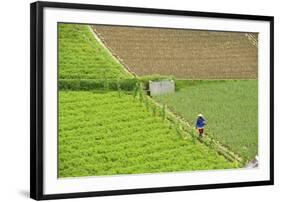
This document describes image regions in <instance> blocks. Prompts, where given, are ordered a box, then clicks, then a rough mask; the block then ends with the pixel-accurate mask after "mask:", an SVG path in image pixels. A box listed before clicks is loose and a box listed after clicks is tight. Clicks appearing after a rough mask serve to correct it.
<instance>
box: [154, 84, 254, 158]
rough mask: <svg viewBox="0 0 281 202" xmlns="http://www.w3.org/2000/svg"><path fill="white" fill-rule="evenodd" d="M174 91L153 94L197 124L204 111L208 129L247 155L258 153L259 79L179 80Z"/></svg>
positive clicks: (236, 150) (219, 138)
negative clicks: (160, 94)
mask: <svg viewBox="0 0 281 202" xmlns="http://www.w3.org/2000/svg"><path fill="white" fill-rule="evenodd" d="M177 84H178V85H179V87H180V90H179V91H177V92H176V93H175V94H170V95H163V96H157V97H154V98H155V99H156V100H157V101H159V102H161V103H165V104H167V105H168V106H169V107H170V108H171V109H172V110H173V111H175V112H177V113H179V114H180V115H181V116H183V117H184V118H185V119H186V120H187V121H188V122H190V123H192V124H193V125H194V124H195V121H196V117H197V115H198V114H199V113H203V114H204V116H205V117H206V119H207V120H208V125H207V126H206V133H207V134H209V135H211V136H213V137H215V139H217V140H219V141H220V142H221V143H223V144H224V145H226V146H228V147H229V148H230V149H231V150H233V151H235V152H237V153H238V154H240V155H241V156H242V157H244V158H246V159H253V158H254V157H255V155H256V154H257V153H258V81H257V80H229V81H187V80H185V81H184V80H182V81H178V82H177Z"/></svg>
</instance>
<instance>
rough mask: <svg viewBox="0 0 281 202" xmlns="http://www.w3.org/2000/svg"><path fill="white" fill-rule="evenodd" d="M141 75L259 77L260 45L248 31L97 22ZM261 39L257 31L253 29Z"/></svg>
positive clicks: (96, 27)
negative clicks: (219, 30) (235, 31)
mask: <svg viewBox="0 0 281 202" xmlns="http://www.w3.org/2000/svg"><path fill="white" fill-rule="evenodd" d="M92 28H93V30H94V31H95V32H96V33H97V35H98V36H99V38H101V39H102V41H103V42H104V43H105V45H106V46H107V47H108V48H109V49H111V51H112V52H113V54H115V55H117V56H118V57H119V58H121V60H122V62H123V63H124V64H125V66H127V67H129V68H130V69H131V70H132V71H133V72H135V73H136V74H137V75H148V74H162V75H175V76H176V77H177V78H184V79H255V78H257V70H258V63H257V62H258V48H257V46H256V45H255V44H253V42H252V41H251V40H250V39H249V37H248V34H247V33H234V32H211V31H198V30H184V29H164V28H140V27H125V26H103V25H93V26H92ZM251 36H254V38H255V39H257V34H253V33H251Z"/></svg>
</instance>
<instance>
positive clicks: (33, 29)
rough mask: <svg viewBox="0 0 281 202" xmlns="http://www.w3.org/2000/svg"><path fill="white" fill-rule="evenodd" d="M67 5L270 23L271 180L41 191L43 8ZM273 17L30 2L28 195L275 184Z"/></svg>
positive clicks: (88, 194)
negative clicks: (127, 188) (56, 191)
mask: <svg viewBox="0 0 281 202" xmlns="http://www.w3.org/2000/svg"><path fill="white" fill-rule="evenodd" d="M46 7H49V8H67V9H81V10H85V9H86V10H101V11H121V12H130V13H148V14H164V15H179V16H198V17H210V18H225V19H240V20H254V21H267V22H269V23H270V89H269V90H270V109H268V110H269V111H270V180H267V181H254V182H239V183H221V184H204V185H191V186H174V187H154V188H143V189H129V190H112V191H95V192H80V193H67V194H60V193H58V194H52V195H45V194H44V193H43V128H44V125H43V105H44V102H43V41H44V38H43V22H44V21H43V18H44V15H43V9H44V8H46ZM273 75H274V17H272V16H258V15H240V14H229V13H213V12H196V11H183V10H166V9H151V8H135V7H120V6H104V5H89V4H75V3H57V2H35V3H32V4H31V5H30V197H31V198H33V199H36V200H45V199H63V198H77V197H92V196H106V195H122V194H138V193H154V192H171V191H186V190H199V189H216V188H229V187H246V186H260V185H273V184H274V118H273V117H274V86H273V84H274V77H273Z"/></svg>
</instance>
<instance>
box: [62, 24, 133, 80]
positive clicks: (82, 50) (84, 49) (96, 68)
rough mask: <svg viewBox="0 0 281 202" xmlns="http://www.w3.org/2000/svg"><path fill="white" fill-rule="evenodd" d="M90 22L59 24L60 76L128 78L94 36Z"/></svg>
mask: <svg viewBox="0 0 281 202" xmlns="http://www.w3.org/2000/svg"><path fill="white" fill-rule="evenodd" d="M90 29H91V28H90V26H89V25H79V24H63V23H60V24H58V30H59V31H58V40H59V43H58V46H59V55H58V57H59V58H58V60H59V79H104V78H108V79H111V78H120V79H122V78H129V77H131V76H130V74H129V73H128V72H126V71H125V69H124V67H123V66H122V65H121V64H120V63H118V62H117V61H116V60H114V59H113V58H112V55H110V54H109V52H108V51H107V50H106V49H105V48H104V47H103V46H102V45H101V44H100V43H99V42H98V41H97V40H96V39H95V37H94V36H93V33H92V32H91V30H90Z"/></svg>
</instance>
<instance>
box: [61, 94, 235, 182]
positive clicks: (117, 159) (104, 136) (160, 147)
mask: <svg viewBox="0 0 281 202" xmlns="http://www.w3.org/2000/svg"><path fill="white" fill-rule="evenodd" d="M59 102H60V103H59V106H60V109H59V110H60V116H59V176H60V177H75V176H96V175H113V174H131V173H154V172H172V171H188V170H211V169H224V168H235V167H237V164H236V163H230V162H228V161H227V160H226V159H225V158H224V157H222V156H220V155H218V154H217V152H216V151H214V150H212V149H210V148H208V147H207V146H205V145H204V144H200V143H198V142H197V141H196V142H195V143H194V142H193V140H192V138H191V136H190V135H187V136H186V138H185V139H183V138H182V137H181V136H179V135H178V134H177V131H176V129H175V128H174V127H173V125H171V124H170V122H169V121H167V120H166V121H163V117H162V116H160V115H159V113H158V112H157V113H156V114H154V112H153V109H147V106H146V104H145V103H144V102H143V103H140V102H139V100H138V99H134V96H133V95H130V94H125V93H122V94H121V96H120V97H119V95H118V93H117V92H116V91H115V92H106V93H102V92H99V93H98V92H85V91H83V92H79V91H75V92H70V91H61V92H60V100H59Z"/></svg>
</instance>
